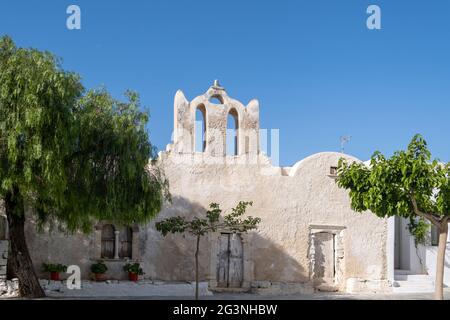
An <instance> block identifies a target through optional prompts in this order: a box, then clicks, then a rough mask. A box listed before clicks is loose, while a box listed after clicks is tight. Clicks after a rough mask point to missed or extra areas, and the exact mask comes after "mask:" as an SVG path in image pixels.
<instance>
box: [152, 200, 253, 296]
mask: <svg viewBox="0 0 450 320" xmlns="http://www.w3.org/2000/svg"><path fill="white" fill-rule="evenodd" d="M251 205H253V202H251V201H248V202H247V201H240V202H239V203H238V205H237V206H236V207H235V208H232V209H231V212H230V213H229V214H227V215H225V216H224V218H223V221H220V217H221V215H222V209H220V206H219V204H217V203H211V204H210V205H209V210H208V211H206V218H198V217H194V218H193V219H192V220H186V218H184V217H180V216H176V217H171V218H167V219H165V220H163V221H160V222H157V223H156V230H158V231H159V232H161V233H162V235H163V236H166V235H167V234H169V233H185V232H187V233H189V234H191V235H193V236H194V237H195V238H196V247H195V299H196V300H198V281H199V280H198V277H199V275H198V255H199V251H200V238H201V237H202V236H204V235H207V234H208V233H209V232H216V231H218V230H220V231H229V232H234V233H245V232H248V231H250V230H252V229H256V228H257V227H258V224H259V223H260V222H261V219H260V218H254V217H252V216H248V217H246V218H245V219H242V218H241V217H242V216H243V215H244V214H245V211H246V210H247V207H248V206H251Z"/></svg>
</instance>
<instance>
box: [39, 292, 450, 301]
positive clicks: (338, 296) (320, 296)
mask: <svg viewBox="0 0 450 320" xmlns="http://www.w3.org/2000/svg"><path fill="white" fill-rule="evenodd" d="M444 296H445V300H450V289H445V293H444ZM45 299H76V300H78V299H81V300H84V299H100V300H109V299H112V300H115V299H118V300H192V299H193V296H148V297H145V296H126V297H125V296H123V297H118V296H114V297H95V298H94V297H68V296H65V297H47V298H45ZM200 300H433V294H432V293H389V294H345V293H325V292H318V293H314V294H293V295H270V296H267V295H266V296H265V295H259V294H251V293H214V294H213V295H211V296H203V297H200Z"/></svg>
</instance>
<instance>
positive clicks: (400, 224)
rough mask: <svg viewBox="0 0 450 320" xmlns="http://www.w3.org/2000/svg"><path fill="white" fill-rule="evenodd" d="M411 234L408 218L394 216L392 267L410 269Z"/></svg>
mask: <svg viewBox="0 0 450 320" xmlns="http://www.w3.org/2000/svg"><path fill="white" fill-rule="evenodd" d="M410 255H411V234H410V233H409V230H408V220H406V219H404V218H401V217H395V238H394V269H395V270H410V269H411V257H410Z"/></svg>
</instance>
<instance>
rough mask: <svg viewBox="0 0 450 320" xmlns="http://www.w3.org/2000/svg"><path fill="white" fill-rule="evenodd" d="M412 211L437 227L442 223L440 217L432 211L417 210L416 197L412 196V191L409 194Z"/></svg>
mask: <svg viewBox="0 0 450 320" xmlns="http://www.w3.org/2000/svg"><path fill="white" fill-rule="evenodd" d="M410 199H411V202H412V205H413V208H414V213H415V214H416V215H418V216H420V217H422V218H425V219H428V220H429V221H430V222H431V223H432V224H434V225H435V226H437V227H439V226H440V225H441V224H442V219H441V218H440V217H439V218H438V217H436V216H434V215H433V214H432V213H426V212H422V211H421V210H419V207H418V206H417V201H416V198H414V193H413V194H412V195H411V196H410Z"/></svg>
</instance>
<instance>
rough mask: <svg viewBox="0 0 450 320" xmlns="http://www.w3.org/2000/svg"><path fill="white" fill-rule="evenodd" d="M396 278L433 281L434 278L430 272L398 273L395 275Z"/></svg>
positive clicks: (399, 279) (398, 279) (397, 279)
mask: <svg viewBox="0 0 450 320" xmlns="http://www.w3.org/2000/svg"><path fill="white" fill-rule="evenodd" d="M394 280H396V281H411V282H433V278H432V277H431V276H429V275H428V274H396V275H394Z"/></svg>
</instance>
